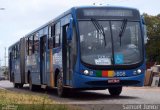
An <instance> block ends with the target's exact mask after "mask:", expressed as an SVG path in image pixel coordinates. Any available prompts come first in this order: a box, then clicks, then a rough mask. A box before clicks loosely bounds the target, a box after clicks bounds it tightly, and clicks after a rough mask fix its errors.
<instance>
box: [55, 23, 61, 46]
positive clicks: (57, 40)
mask: <svg viewBox="0 0 160 110" xmlns="http://www.w3.org/2000/svg"><path fill="white" fill-rule="evenodd" d="M60 33H61V28H60V22H58V23H57V24H56V25H55V47H59V46H60Z"/></svg>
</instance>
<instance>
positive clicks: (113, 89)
mask: <svg viewBox="0 0 160 110" xmlns="http://www.w3.org/2000/svg"><path fill="white" fill-rule="evenodd" d="M108 91H109V93H110V95H112V96H119V95H120V94H121V92H122V87H111V88H108Z"/></svg>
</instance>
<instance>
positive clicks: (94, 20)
mask: <svg viewBox="0 0 160 110" xmlns="http://www.w3.org/2000/svg"><path fill="white" fill-rule="evenodd" d="M91 21H92V23H93V25H94V26H95V28H96V29H97V31H98V32H99V33H101V34H102V35H103V39H104V45H105V46H106V37H105V32H104V28H103V26H102V25H100V24H99V23H98V21H97V20H96V19H95V18H91Z"/></svg>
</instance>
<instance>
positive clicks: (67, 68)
mask: <svg viewBox="0 0 160 110" xmlns="http://www.w3.org/2000/svg"><path fill="white" fill-rule="evenodd" d="M67 28H68V25H65V26H63V41H62V42H63V49H62V53H63V57H62V58H63V72H64V73H63V81H64V84H65V85H67V86H71V77H72V76H71V72H72V71H71V64H70V63H71V57H70V53H71V47H70V42H68V40H67Z"/></svg>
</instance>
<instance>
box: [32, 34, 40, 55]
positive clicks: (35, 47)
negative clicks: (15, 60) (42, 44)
mask: <svg viewBox="0 0 160 110" xmlns="http://www.w3.org/2000/svg"><path fill="white" fill-rule="evenodd" d="M32 50H33V53H38V50H39V38H38V33H36V34H35V35H34V38H33V49H32Z"/></svg>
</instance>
